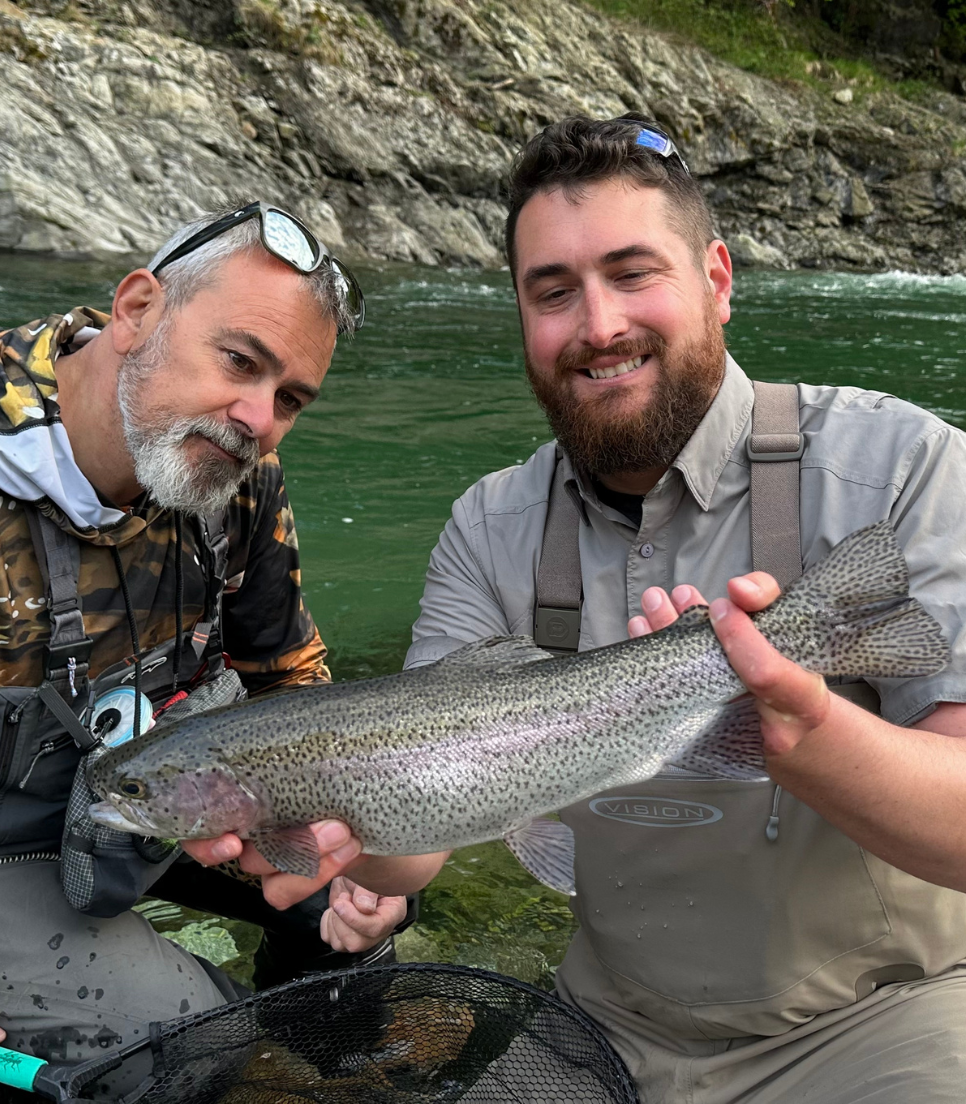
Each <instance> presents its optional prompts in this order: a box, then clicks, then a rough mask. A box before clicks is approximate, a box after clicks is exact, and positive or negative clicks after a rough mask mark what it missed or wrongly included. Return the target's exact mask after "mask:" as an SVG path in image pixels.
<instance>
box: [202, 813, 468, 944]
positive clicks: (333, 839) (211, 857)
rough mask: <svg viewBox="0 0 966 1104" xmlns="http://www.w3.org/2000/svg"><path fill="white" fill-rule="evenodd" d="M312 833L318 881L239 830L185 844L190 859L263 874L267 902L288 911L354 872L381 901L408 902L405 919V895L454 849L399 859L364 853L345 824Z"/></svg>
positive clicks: (322, 824) (320, 826)
mask: <svg viewBox="0 0 966 1104" xmlns="http://www.w3.org/2000/svg"><path fill="white" fill-rule="evenodd" d="M307 829H308V831H309V832H310V833H311V835H312V836H313V837H314V838H315V841H316V844H317V846H318V852H319V873H318V875H317V876H316V877H314V878H307V877H303V876H302V875H299V874H290V873H285V872H284V871H280V870H278V869H277V868H276V867H274V866H273V865H272V864H271V863H270V862H268V860H267V859H265V858H264V857H263V856H262V855H261V854H260V853H259V851H258V850H257V848H256V847H255V845H254V844H253V843H252V841H251V840H242V839H240V838H239V837H238V836H237V835H235V834H234V833H233V832H227V833H225V834H224V835H221V836H218V837H216V838H214V839H196V840H184V841H183V846H184V849H185V851H187V852H188V854H189V855H191V856H192V857H193V858H195V859H197V860H198V862H200V863H204V864H205V865H206V866H213V865H215V864H217V863H223V862H228V861H229V860H231V859H238V862H239V865H240V866H241V868H242V870H244V871H245V872H246V873H248V874H257V875H260V876H261V879H262V892H263V893H264V894H265V900H266V901H268V903H269V904H270V905H272V906H273V907H274V908H277V909H283V910H284V909H287V908H291V906H292V905H295V904H298V902H300V901H304V900H305V899H306V898H307V897H310V896H311V895H312V894H313V893H316V892H317V891H318V890H320V889H321V888H322V887H323V886H325V885H328V883H329V882H331V881H332V880H333V878H336V877H337V876H339V875H342V874H344V873H346V872H347V871H350V870H351V871H352V873H353V877H354V878H358V879H361V883H360V884H364V885H365V888H366V889H368V890H370V891H371V892H373V893H376V894H378V895H379V896H380V900H381V901H385V900H387V899H388V898H390V897H392V898H396V900H397V901H399V902H402V904H401V906H397V908H401V912H400V915H399V918H398V919H399V920H402V918H403V916H404V915H405V912H406V907H405V895H406V894H407V893H415V892H417V890H420V889H422V888H423V886H425V885H427V884H428V883H429V882H430V881H431V880H432V879H433V878H434V877H435V876H436V874H437V873H438V872H439V869H440V867H441V866H442V865H443V863H444V862H445V860H446V858H447V856H448V855H449V852H448V851H445V852H440V853H437V854H429V855H412V856H399V857H395V858H384V857H379V856H374V855H360V852H361V851H362V844H361V843H360V841H359V839H358V837H356V836H354V835H353V834H352V832H351V830H350V828H349V826H348V825H347V824H345V823H344V822H343V821H341V820H324V821H317V822H314V823H311V824H309V825H308V826H307ZM397 922H398V921H397Z"/></svg>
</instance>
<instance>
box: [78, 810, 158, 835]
mask: <svg viewBox="0 0 966 1104" xmlns="http://www.w3.org/2000/svg"><path fill="white" fill-rule="evenodd" d="M123 804H124V805H125V806H126V808H123V809H122V808H119V807H117V806H115V805H113V804H112V803H111V802H110V801H98V802H97V804H96V805H91V806H90V809H89V810H88V812H89V815H90V818H91V820H93V821H94V823H95V824H98V825H100V826H101V827H102V828H113V829H114V831H115V832H132V833H133V834H135V835H138V836H144V835H158V834H160V833H159V832H158V829H157V828H155V827H154V825H153V824H145V823H144V821H143V819H142V818H141V816H140V815H139V810H137V809H134V808H132V807H131V806H130V805H129V804H128V803H127V802H126V801H125V802H124V803H123Z"/></svg>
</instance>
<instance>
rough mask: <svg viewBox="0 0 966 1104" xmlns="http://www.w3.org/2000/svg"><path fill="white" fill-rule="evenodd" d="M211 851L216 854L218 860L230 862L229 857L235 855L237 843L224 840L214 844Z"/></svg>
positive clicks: (231, 857)
mask: <svg viewBox="0 0 966 1104" xmlns="http://www.w3.org/2000/svg"><path fill="white" fill-rule="evenodd" d="M211 853H212V854H213V855H214V857H215V861H216V862H228V860H229V859H233V858H234V857H235V845H234V844H233V843H229V842H228V841H227V840H223V841H222V842H220V843H216V844H214V845H213V846H212V848H211Z"/></svg>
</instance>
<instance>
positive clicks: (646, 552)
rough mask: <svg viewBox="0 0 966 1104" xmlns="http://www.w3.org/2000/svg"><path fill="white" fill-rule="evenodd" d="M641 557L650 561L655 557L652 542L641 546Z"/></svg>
mask: <svg viewBox="0 0 966 1104" xmlns="http://www.w3.org/2000/svg"><path fill="white" fill-rule="evenodd" d="M641 555H642V556H643V557H644V559H645V560H649V559H650V558H651V557H652V556H653V555H654V545H653V544H651V542H650V541H646V542H645V543H644V544H642V545H641Z"/></svg>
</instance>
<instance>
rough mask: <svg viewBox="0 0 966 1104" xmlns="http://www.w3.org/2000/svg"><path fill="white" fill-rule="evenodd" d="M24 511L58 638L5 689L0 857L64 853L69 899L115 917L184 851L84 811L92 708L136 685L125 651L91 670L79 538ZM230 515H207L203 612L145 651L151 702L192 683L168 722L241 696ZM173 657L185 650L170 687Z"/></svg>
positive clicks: (144, 683) (94, 746)
mask: <svg viewBox="0 0 966 1104" xmlns="http://www.w3.org/2000/svg"><path fill="white" fill-rule="evenodd" d="M28 519H29V522H30V529H31V535H32V537H33V540H34V545H35V550H36V554H37V560H38V564H39V565H40V569H41V574H42V576H43V578H44V583H45V585H46V588H47V601H48V609H49V611H50V641H49V643H48V645H47V648H46V652H45V678H44V681H43V682H42V683H41V685H40V686H39V687H18V688H4V689H2V690H0V695H2V697H3V699H4V700H5V706H6V708H5V711H4V732H3V745H2V750H3V755H2V757H0V824H3V825H9V826H10V827H9V829H8V830H7V831H6V832H3V833H2V834H0V864H3V863H5V862H16V861H23V860H24V859H27V858H29V857H31V856H33V857H37V856H43V857H45V858H49V859H54V858H57V857H58V853H59V857H60V859H61V874H62V881H63V886H64V892H65V895H66V896H67V899H68V900H69V901H70V903H71V905H73V907H74V908H76V909H78V910H79V911H81V912H85V913H88V914H90V915H92V916H116V915H118V914H119V913H121V912H123V911H125V910H126V909H128V908H130V907H131V905H133V904H134V903H135V901H137V899H138V898H139V897H140V896H141V895H142V894H143V893H145V892H146V891H147V889H148V888H149V887H150V886H151V885H152V884H153V883H154V882H155V881H156V880H157V878H159V877H160V876H161V874H163V873H164V871H165V870H166V869H167V868H168V866H170V864H171V863H172V862H173V861H174V860H175V859H176V858H177V857H178V853H179V851H178V849H177V848H176V847H172V846H171V845H170V844H167V843H164V842H163V841H159V840H153V839H145V838H143V837H140V836H133V835H129V834H128V833H125V832H116V831H113V830H112V829H107V828H102V827H101V826H99V825H96V824H94V822H93V821H92V820H91V819H90V816H89V815H88V808H89V806H90V805H91V804H92V802H94V801H96V800H98V797H97V795H95V794H94V793H93V792H92V791H91V789H90V787H89V786H88V784H87V776H86V768H87V767H88V765H89V763H90V762H91V761H92V760H93V758H95V757H96V756H97V755H99V754H100V753H101V751H102V748H101V746H100V743H99V741H98V739H97V737H95V736H94V735H92V734H91V732H90V730H89V728H88V727H87V726H88V723H89V720H90V716H91V708H92V705H93V702H94V699H95V698H96V697H98V696H100V695H102V694H104V693H105V692H107V691H109V690H112V689H115V688H117V687H119V686H124V685H128V684H133V682H134V662H133V660H124V661H122V662H121V663H117V664H115V665H114V666H112V667H110V668H108V669H107V670H105V671H103V672H102V673H101V674H100V675H98V676H97V678H96V679H93V680H92V679H90V678H89V675H88V662H89V658H90V653H91V644H92V642H91V640H90V638H89V637H88V636H87V634H86V632H85V630H84V620H83V614H82V611H81V608H80V601H79V597H78V593H77V579H78V572H79V568H80V552H79V546H78V543H77V541H76V540H75V539H74V538H73V537H71V536H69V535H68V534H67V533H65V532H64V531H63V530H62V529H61V528H60V527H59V526H57V525H55V524H54V523H53V522H52V521H50V519H49V518H47V517H46V516H45V515H44V514H42V513H41V512H39V511H36V510H33V509H30V510H28ZM223 522H224V512H223V511H219V512H218V513H217V514H214V515H211V516H210V517H207V518H205V519H203V522H202V528H203V536H204V545H203V557H204V563H203V570H204V573H205V581H206V600H205V613H204V615H203V618H202V620H201V621H200V622H199V623H198V624H197V625H195V627H194V629H193V630H192V632H191V633H190V634H185V636H184V637H183V639H182V641H181V647H180V649H179V648H178V647H177V645H178V642H177V641H176V640H169V641H166V642H165V643H163V644H162V645H160V646H159V647H157V648H155V649H153V650H152V651H151V652H149V653H146V654H145V655H142V656H140V657H139V659H140V663H141V668H142V677H141V688H142V692H143V693H145V694H147V696H148V697H149V698H152V699H154V701H155V704H158V703H163V702H164V701H165V700H167V699H169V698H170V697H171V696H172V695H174V694H175V692H176V691H177V690H178V689H179V688H185V689H189V690H191V693H190V694H189V695H188V697H187V698H185V699H183V700H181V701H179V702H177V703H176V704H175V705H173V706H171V708H170V709H168V710H166V711H165V713H164V715H163V721H162V722H161V723H167V722H169V721H174V720H178V719H180V718H181V717H183V716H185V715H188V714H190V713H196V712H200V711H202V710H205V709H212V708H215V707H216V706H218V705H223V704H227V703H228V702H231V701H237V700H239V699H240V698H241V697H243V696H244V693H245V692H244V688H243V687H242V686H241V683H240V681H239V679H238V676H237V674H236V672H234V671H232V670H226V669H225V667H224V662H223V659H222V653H221V631H220V619H221V594H222V589H223V586H224V578H225V570H226V566H227V559H228V540H227V537H226V535H225V533H224V523H223ZM176 654H178V655H182V656H183V658H182V659H181V662H180V667H181V668H182V670H181V671H180V672H179V677H178V679H177V683H178V685H177V686H174V685H173V666H174V662H175V658H176ZM196 684H197V687H198V688H197V689H195V686H196ZM141 727H142V730H143V727H144V725H143V724H142V726H141ZM65 806H66V818H65V812H64V811H65Z"/></svg>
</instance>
